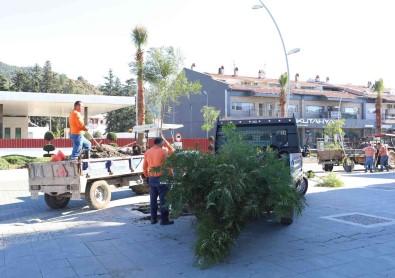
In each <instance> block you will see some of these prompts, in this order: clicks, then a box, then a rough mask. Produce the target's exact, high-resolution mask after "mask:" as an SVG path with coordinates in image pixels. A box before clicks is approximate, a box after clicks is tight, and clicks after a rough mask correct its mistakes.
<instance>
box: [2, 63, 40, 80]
mask: <svg viewBox="0 0 395 278" xmlns="http://www.w3.org/2000/svg"><path fill="white" fill-rule="evenodd" d="M31 69H32V67H17V66H10V65H7V64H6V63H3V62H0V75H2V76H4V77H6V78H7V79H8V78H11V77H13V76H15V73H16V72H17V71H18V70H27V71H29V70H31Z"/></svg>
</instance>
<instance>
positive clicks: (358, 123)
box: [296, 118, 392, 129]
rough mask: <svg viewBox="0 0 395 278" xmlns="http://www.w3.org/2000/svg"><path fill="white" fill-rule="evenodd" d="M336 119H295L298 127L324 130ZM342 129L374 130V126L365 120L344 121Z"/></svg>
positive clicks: (387, 126) (384, 126) (372, 121)
mask: <svg viewBox="0 0 395 278" xmlns="http://www.w3.org/2000/svg"><path fill="white" fill-rule="evenodd" d="M336 120H337V119H316V118H300V119H296V124H297V125H298V127H309V128H324V127H325V126H326V125H327V124H329V123H333V122H334V121H336ZM345 120H346V121H345V123H344V126H343V128H374V127H375V126H376V125H375V123H374V120H366V119H345ZM382 127H383V128H385V129H389V128H391V127H392V126H391V125H383V126H382Z"/></svg>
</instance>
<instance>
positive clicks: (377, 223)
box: [321, 212, 395, 228]
mask: <svg viewBox="0 0 395 278" xmlns="http://www.w3.org/2000/svg"><path fill="white" fill-rule="evenodd" d="M321 218H324V219H328V220H333V221H337V222H341V223H345V224H350V225H354V226H359V227H364V228H375V227H381V226H387V225H393V224H395V219H391V218H386V217H378V216H376V215H370V214H365V213H359V212H351V213H344V214H337V215H330V216H323V217H321Z"/></svg>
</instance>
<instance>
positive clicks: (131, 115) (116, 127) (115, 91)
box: [100, 69, 136, 132]
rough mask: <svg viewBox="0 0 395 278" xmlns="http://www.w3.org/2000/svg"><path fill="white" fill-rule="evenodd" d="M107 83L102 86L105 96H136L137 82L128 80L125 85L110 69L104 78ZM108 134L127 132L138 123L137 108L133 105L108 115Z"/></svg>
mask: <svg viewBox="0 0 395 278" xmlns="http://www.w3.org/2000/svg"><path fill="white" fill-rule="evenodd" d="M104 78H105V79H106V81H107V82H106V83H105V84H104V85H102V86H100V90H101V91H102V92H103V94H104V95H108V96H132V95H135V94H136V82H135V81H134V80H133V79H129V80H127V84H126V85H123V84H122V82H121V80H120V79H119V78H118V77H116V76H115V75H114V74H113V72H112V70H111V69H110V70H109V72H108V75H107V76H106V77H104ZM106 121H107V128H106V132H126V131H128V130H129V129H130V128H131V127H133V126H134V125H135V123H136V108H135V106H133V105H130V106H129V107H125V108H122V109H118V110H115V111H111V112H109V113H107V114H106Z"/></svg>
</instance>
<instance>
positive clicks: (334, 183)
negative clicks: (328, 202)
mask: <svg viewBox="0 0 395 278" xmlns="http://www.w3.org/2000/svg"><path fill="white" fill-rule="evenodd" d="M343 185H344V182H343V181H342V180H341V179H340V178H339V177H338V176H336V174H335V173H329V174H328V175H327V176H325V177H323V178H321V181H320V182H319V183H317V186H322V187H342V186H343Z"/></svg>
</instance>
